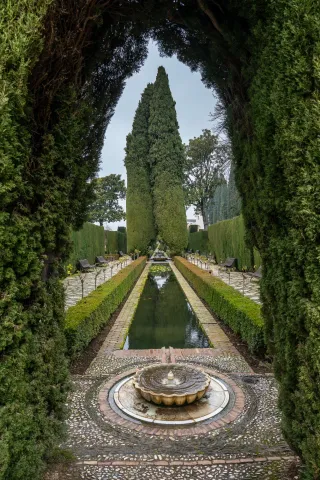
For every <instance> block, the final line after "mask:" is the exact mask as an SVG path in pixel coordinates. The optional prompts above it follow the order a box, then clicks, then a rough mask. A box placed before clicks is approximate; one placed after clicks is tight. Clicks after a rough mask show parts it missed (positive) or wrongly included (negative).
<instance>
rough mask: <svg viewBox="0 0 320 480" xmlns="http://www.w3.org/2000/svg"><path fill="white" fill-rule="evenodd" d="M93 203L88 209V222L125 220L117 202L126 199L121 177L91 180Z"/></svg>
mask: <svg viewBox="0 0 320 480" xmlns="http://www.w3.org/2000/svg"><path fill="white" fill-rule="evenodd" d="M93 188H94V194H95V201H94V202H93V203H92V204H91V205H90V207H89V221H90V222H99V224H100V225H101V226H102V225H103V222H117V221H119V220H122V219H124V218H125V212H124V210H123V208H122V207H121V206H120V205H119V200H120V199H124V198H125V197H126V187H125V184H124V180H121V175H115V174H111V175H107V176H106V177H101V178H96V179H94V180H93Z"/></svg>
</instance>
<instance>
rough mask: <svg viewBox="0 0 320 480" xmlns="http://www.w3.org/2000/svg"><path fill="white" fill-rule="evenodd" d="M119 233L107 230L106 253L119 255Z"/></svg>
mask: <svg viewBox="0 0 320 480" xmlns="http://www.w3.org/2000/svg"><path fill="white" fill-rule="evenodd" d="M118 233H119V232H113V231H111V230H106V232H105V235H106V253H118V251H119V242H118V239H119V236H118Z"/></svg>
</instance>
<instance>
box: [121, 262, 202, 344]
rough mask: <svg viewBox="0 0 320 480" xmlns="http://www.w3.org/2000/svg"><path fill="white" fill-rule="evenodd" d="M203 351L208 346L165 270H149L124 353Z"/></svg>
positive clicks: (183, 298)
mask: <svg viewBox="0 0 320 480" xmlns="http://www.w3.org/2000/svg"><path fill="white" fill-rule="evenodd" d="M169 346H171V347H174V348H197V347H198V348H206V347H209V342H208V339H207V336H206V334H205V333H204V332H203V331H202V330H201V328H200V326H199V323H198V320H197V317H196V316H195V314H194V312H193V310H192V309H191V306H190V304H189V302H188V300H187V299H186V297H185V295H184V293H183V291H182V289H181V287H180V285H179V283H178V281H177V279H176V277H175V275H174V273H173V272H172V270H171V268H170V267H169V266H163V265H162V266H161V265H158V266H152V267H151V271H150V272H149V275H148V278H147V281H146V284H145V287H144V289H143V292H142V295H141V297H140V300H139V303H138V307H137V310H136V312H135V315H134V318H133V321H132V324H131V326H130V330H129V334H128V336H127V338H126V342H125V345H124V349H125V350H128V349H134V350H139V349H144V348H161V347H169Z"/></svg>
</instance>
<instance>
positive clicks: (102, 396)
mask: <svg viewBox="0 0 320 480" xmlns="http://www.w3.org/2000/svg"><path fill="white" fill-rule="evenodd" d="M136 370H137V368H134V369H130V370H127V371H126V372H123V373H122V374H120V375H117V376H115V377H113V378H112V379H111V380H109V381H108V382H106V383H105V384H104V385H103V387H102V388H101V389H100V391H99V394H98V403H99V409H100V412H101V413H102V414H103V415H104V417H105V419H106V420H107V421H108V422H110V423H114V424H116V425H120V426H122V427H126V428H129V429H131V430H136V431H138V432H142V433H146V434H148V435H159V436H161V435H163V436H169V435H176V436H178V437H181V436H188V435H202V434H206V433H208V432H211V431H212V430H217V429H219V428H222V427H225V426H226V425H228V424H229V423H231V422H233V421H235V420H236V419H237V418H238V417H239V415H240V414H241V413H242V411H243V409H244V405H245V395H244V393H243V391H242V390H241V388H240V387H238V385H237V384H236V383H235V382H234V381H233V380H231V378H229V377H227V376H226V375H223V374H222V373H220V372H217V371H215V370H212V369H208V368H204V370H205V371H206V372H208V373H209V375H212V376H214V377H217V378H218V379H222V380H223V381H224V382H225V383H226V384H227V385H229V386H230V387H231V388H232V390H233V393H234V395H235V402H234V405H233V407H232V408H231V410H229V412H228V413H226V414H225V415H224V416H222V417H221V418H219V420H213V421H212V422H210V423H206V424H200V425H199V426H192V427H190V428H189V427H188V428H168V427H158V426H157V427H154V426H153V425H151V426H150V424H149V425H148V424H143V423H141V424H138V423H134V422H132V421H130V420H127V419H125V418H123V417H122V416H120V415H119V414H118V413H116V412H115V411H114V410H113V409H112V408H111V406H110V404H109V402H108V396H109V391H110V390H111V388H112V387H113V385H114V384H115V383H117V382H118V381H120V380H122V379H124V378H125V377H127V376H129V375H132V374H134V373H135V372H136Z"/></svg>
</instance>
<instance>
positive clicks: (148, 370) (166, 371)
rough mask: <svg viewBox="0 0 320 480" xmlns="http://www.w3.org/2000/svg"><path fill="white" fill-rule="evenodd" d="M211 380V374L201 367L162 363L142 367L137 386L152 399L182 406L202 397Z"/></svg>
mask: <svg viewBox="0 0 320 480" xmlns="http://www.w3.org/2000/svg"><path fill="white" fill-rule="evenodd" d="M210 381H211V379H210V377H209V375H207V374H206V373H205V372H203V371H202V370H200V369H198V368H195V367H192V366H190V365H177V364H172V363H162V364H157V365H150V366H148V367H145V368H143V369H142V370H138V371H137V373H136V375H135V376H134V378H133V386H134V388H135V389H136V390H137V391H138V392H139V394H140V395H141V396H142V397H143V398H144V399H145V400H147V401H148V402H153V403H155V404H156V405H161V404H163V405H166V406H173V405H178V406H182V405H185V404H190V403H193V402H194V401H196V400H200V399H201V398H202V397H203V396H204V395H205V393H206V392H207V390H208V388H209V385H210Z"/></svg>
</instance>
